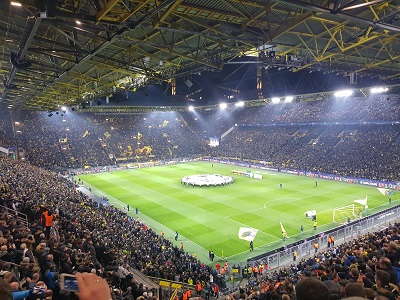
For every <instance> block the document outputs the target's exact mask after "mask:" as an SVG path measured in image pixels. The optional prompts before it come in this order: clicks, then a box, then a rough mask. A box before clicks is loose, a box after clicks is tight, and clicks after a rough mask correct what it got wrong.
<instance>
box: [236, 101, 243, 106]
mask: <svg viewBox="0 0 400 300" xmlns="http://www.w3.org/2000/svg"><path fill="white" fill-rule="evenodd" d="M235 106H238V107H243V106H244V102H243V101H239V102H236V103H235Z"/></svg>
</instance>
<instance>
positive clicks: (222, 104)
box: [219, 103, 228, 109]
mask: <svg viewBox="0 0 400 300" xmlns="http://www.w3.org/2000/svg"><path fill="white" fill-rule="evenodd" d="M227 107H228V104H226V103H221V104H220V105H219V108H221V109H225V108H227Z"/></svg>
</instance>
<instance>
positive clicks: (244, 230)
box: [238, 227, 258, 242]
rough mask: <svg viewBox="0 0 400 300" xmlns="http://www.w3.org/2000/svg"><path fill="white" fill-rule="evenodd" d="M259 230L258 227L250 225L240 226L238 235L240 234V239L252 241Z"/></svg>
mask: <svg viewBox="0 0 400 300" xmlns="http://www.w3.org/2000/svg"><path fill="white" fill-rule="evenodd" d="M257 232H258V229H254V228H249V227H240V228H239V233H238V236H239V239H241V240H246V241H249V242H251V241H253V240H254V238H255V237H256V234H257Z"/></svg>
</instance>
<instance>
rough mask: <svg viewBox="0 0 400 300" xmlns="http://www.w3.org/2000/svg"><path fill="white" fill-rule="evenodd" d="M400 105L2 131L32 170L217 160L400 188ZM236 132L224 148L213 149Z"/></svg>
mask: <svg viewBox="0 0 400 300" xmlns="http://www.w3.org/2000/svg"><path fill="white" fill-rule="evenodd" d="M399 101H400V100H399V97H398V96H397V95H389V96H387V95H386V96H370V97H363V98H360V97H352V98H347V99H329V100H319V101H311V102H300V103H284V104H278V105H266V106H254V107H243V108H236V109H235V110H228V111H226V110H225V111H224V110H220V109H218V108H216V109H208V110H199V111H195V112H190V111H186V112H171V111H169V112H148V113H145V112H141V113H134V114H111V113H110V114H90V113H74V112H70V111H68V112H65V113H64V112H61V111H60V112H59V113H58V114H56V113H53V115H52V116H51V117H48V113H41V112H28V113H25V112H14V113H13V115H12V118H10V117H8V118H5V119H4V122H3V123H0V126H1V130H5V131H7V132H8V133H9V134H8V135H4V136H5V137H6V138H5V139H4V141H3V142H4V143H7V141H8V143H11V144H12V143H13V142H14V144H15V142H17V143H18V146H19V147H20V148H21V149H24V150H25V152H24V154H25V159H27V160H28V161H29V162H30V163H32V164H34V165H37V166H40V167H44V168H47V169H53V170H54V169H56V170H60V169H68V168H73V169H77V168H89V167H96V166H106V165H117V164H119V163H124V162H145V161H149V160H153V161H157V160H167V159H173V158H179V157H198V156H202V155H211V156H219V157H230V158H237V159H252V160H260V161H264V162H267V164H268V165H269V166H271V167H275V168H294V169H304V170H311V171H318V172H326V173H333V174H338V175H344V176H346V175H352V176H357V177H364V178H370V179H380V180H387V181H396V180H399V178H400V174H399V171H398V168H397V167H396V166H397V165H398V164H399V161H400V157H399V155H398V153H400V151H399V147H400V137H399V135H398V132H399V131H398V126H399V124H397V123H396V121H397V122H398V121H399V119H400V109H399V107H400V106H399V105H398V104H399ZM11 121H12V122H13V123H12V122H11ZM15 122H18V123H15ZM10 123H12V124H11V125H13V126H14V128H13V126H10ZM14 123H15V125H14ZM235 125H236V126H235ZM231 128H233V129H234V130H233V131H231V132H230V133H228V134H226V136H224V138H223V139H222V140H221V142H220V146H219V147H215V148H212V147H209V146H208V145H207V140H208V139H209V138H218V137H221V135H222V134H223V133H225V132H227V131H228V130H229V129H231ZM10 130H13V132H11V133H10ZM13 135H14V136H15V138H11V139H10V138H7V136H8V137H10V136H11V137H13ZM189 141H190V142H189Z"/></svg>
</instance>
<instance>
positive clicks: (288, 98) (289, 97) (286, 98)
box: [285, 96, 293, 103]
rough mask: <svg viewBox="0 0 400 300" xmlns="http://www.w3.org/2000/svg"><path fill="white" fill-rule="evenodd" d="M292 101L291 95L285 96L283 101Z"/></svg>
mask: <svg viewBox="0 0 400 300" xmlns="http://www.w3.org/2000/svg"><path fill="white" fill-rule="evenodd" d="M292 101H293V96H286V97H285V102H286V103H289V102H292Z"/></svg>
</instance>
